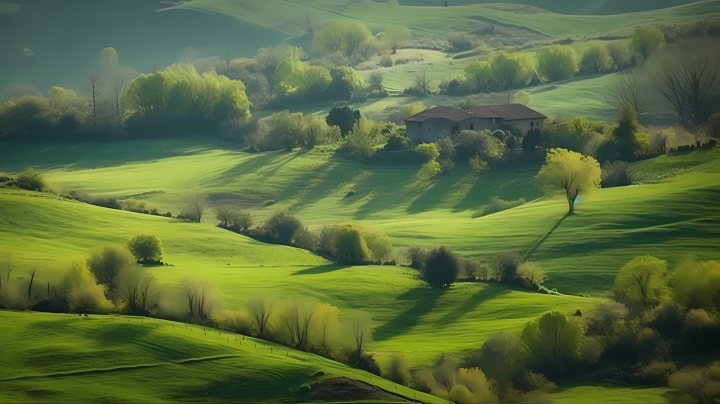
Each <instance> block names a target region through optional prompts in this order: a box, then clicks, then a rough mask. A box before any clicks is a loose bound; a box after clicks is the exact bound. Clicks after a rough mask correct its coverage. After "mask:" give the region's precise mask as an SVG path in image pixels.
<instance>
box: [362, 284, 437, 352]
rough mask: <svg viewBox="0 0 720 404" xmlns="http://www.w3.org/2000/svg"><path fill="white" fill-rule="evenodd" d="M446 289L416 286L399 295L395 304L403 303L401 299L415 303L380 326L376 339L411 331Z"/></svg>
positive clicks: (374, 335) (376, 332) (381, 339)
mask: <svg viewBox="0 0 720 404" xmlns="http://www.w3.org/2000/svg"><path fill="white" fill-rule="evenodd" d="M444 293H445V290H439V289H429V288H424V287H423V288H416V289H412V290H409V291H407V292H405V293H403V294H402V295H400V296H398V297H397V298H396V299H395V300H396V302H394V303H393V304H396V305H401V304H402V302H401V301H413V303H414V304H413V305H412V306H411V307H410V308H409V309H407V310H405V311H403V312H402V313H400V314H398V315H397V316H396V317H395V318H393V319H392V320H390V321H388V322H387V323H385V324H383V325H381V326H380V327H378V328H377V329H376V330H375V332H374V333H373V339H374V340H376V341H384V340H388V339H390V338H392V337H395V336H398V335H401V334H404V333H407V332H410V331H411V330H412V329H413V328H414V327H415V326H416V325H418V324H419V323H420V320H421V319H422V317H423V316H424V315H426V314H428V313H430V311H431V310H432V309H433V308H434V307H435V304H436V303H437V301H438V299H440V297H441V296H442V295H443V294H444Z"/></svg>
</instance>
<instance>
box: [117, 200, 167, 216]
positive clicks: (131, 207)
mask: <svg viewBox="0 0 720 404" xmlns="http://www.w3.org/2000/svg"><path fill="white" fill-rule="evenodd" d="M122 207H123V210H128V211H130V212H137V213H152V214H157V213H158V210H157V208H156V207H154V206H152V205H151V204H150V203H149V202H147V201H144V200H142V199H135V198H130V199H126V200H124V201H123V202H122Z"/></svg>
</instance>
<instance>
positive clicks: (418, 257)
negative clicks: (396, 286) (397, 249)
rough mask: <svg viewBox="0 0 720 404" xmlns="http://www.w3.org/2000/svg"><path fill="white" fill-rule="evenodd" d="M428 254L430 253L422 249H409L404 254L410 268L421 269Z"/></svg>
mask: <svg viewBox="0 0 720 404" xmlns="http://www.w3.org/2000/svg"><path fill="white" fill-rule="evenodd" d="M429 253H430V251H428V250H427V249H425V248H423V247H410V248H408V249H407V251H406V252H405V255H406V256H407V259H408V260H410V267H411V268H415V269H422V267H423V265H424V264H425V260H426V259H427V257H428V254H429Z"/></svg>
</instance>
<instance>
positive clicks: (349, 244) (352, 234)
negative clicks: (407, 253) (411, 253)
mask: <svg viewBox="0 0 720 404" xmlns="http://www.w3.org/2000/svg"><path fill="white" fill-rule="evenodd" d="M215 216H216V218H217V220H218V221H219V222H220V223H219V224H218V226H219V227H221V228H224V229H228V230H231V231H235V232H237V233H242V234H246V235H248V236H250V237H253V238H255V239H257V240H260V241H265V242H270V243H275V244H284V245H291V246H295V247H299V248H303V249H306V250H310V251H314V252H317V253H320V254H324V255H328V256H331V257H333V258H334V259H335V260H336V261H337V262H341V263H345V264H366V263H376V264H383V263H390V264H394V262H391V259H392V258H393V247H392V244H391V243H390V240H389V239H388V237H387V235H385V234H384V233H381V232H377V231H373V230H371V229H368V228H366V227H363V226H358V225H351V224H345V225H340V224H333V225H325V226H323V227H321V228H319V229H317V230H315V231H310V230H309V229H308V228H307V227H305V226H304V225H303V224H302V222H301V221H300V220H299V219H298V218H296V217H295V216H294V215H293V214H292V213H290V212H289V211H286V210H279V211H276V212H275V213H273V214H272V216H270V217H269V218H268V219H267V220H266V221H265V223H263V224H262V225H261V226H257V227H255V228H252V224H253V218H252V216H251V215H250V214H249V213H247V212H243V211H242V210H241V209H240V208H237V207H234V206H227V205H226V206H220V207H218V208H216V210H215Z"/></svg>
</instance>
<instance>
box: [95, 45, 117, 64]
mask: <svg viewBox="0 0 720 404" xmlns="http://www.w3.org/2000/svg"><path fill="white" fill-rule="evenodd" d="M100 64H101V65H103V66H104V67H113V66H117V65H118V64H120V59H119V58H118V55H117V52H116V51H115V48H105V49H103V50H102V51H100Z"/></svg>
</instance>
